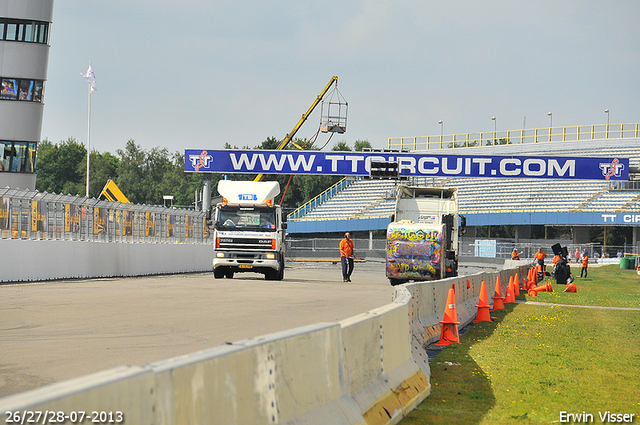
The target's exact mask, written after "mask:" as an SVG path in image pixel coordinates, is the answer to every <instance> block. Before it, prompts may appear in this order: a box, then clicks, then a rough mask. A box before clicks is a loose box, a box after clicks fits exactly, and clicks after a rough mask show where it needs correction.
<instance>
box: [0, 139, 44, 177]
mask: <svg viewBox="0 0 640 425" xmlns="http://www.w3.org/2000/svg"><path fill="white" fill-rule="evenodd" d="M37 145H38V144H37V143H36V142H11V141H2V140H0V172H3V171H5V172H14V173H35V172H36V148H37Z"/></svg>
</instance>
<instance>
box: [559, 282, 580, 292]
mask: <svg viewBox="0 0 640 425" xmlns="http://www.w3.org/2000/svg"><path fill="white" fill-rule="evenodd" d="M562 292H578V287H577V286H576V284H575V283H573V282H571V283H567V287H566V288H565V290H564V291H562Z"/></svg>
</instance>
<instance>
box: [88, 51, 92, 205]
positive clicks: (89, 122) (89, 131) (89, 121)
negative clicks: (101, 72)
mask: <svg viewBox="0 0 640 425" xmlns="http://www.w3.org/2000/svg"><path fill="white" fill-rule="evenodd" d="M89 66H91V62H89ZM92 91H93V90H91V86H89V113H88V117H87V198H88V197H89V153H90V152H91V92H92Z"/></svg>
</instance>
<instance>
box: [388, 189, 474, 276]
mask: <svg viewBox="0 0 640 425" xmlns="http://www.w3.org/2000/svg"><path fill="white" fill-rule="evenodd" d="M463 228H464V218H463V217H460V216H459V215H458V199H457V192H456V189H455V188H435V187H416V186H405V185H399V186H398V189H397V195H396V210H395V216H394V220H393V222H392V223H390V224H389V226H388V227H387V253H386V275H387V278H388V279H389V282H390V283H391V284H392V285H398V284H401V283H405V282H408V281H410V280H417V281H422V280H437V279H444V278H447V277H451V276H457V275H458V235H459V233H460V230H461V229H463Z"/></svg>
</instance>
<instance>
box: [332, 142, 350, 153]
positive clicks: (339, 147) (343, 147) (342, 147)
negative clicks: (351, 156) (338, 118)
mask: <svg viewBox="0 0 640 425" xmlns="http://www.w3.org/2000/svg"><path fill="white" fill-rule="evenodd" d="M331 150H332V151H350V150H351V147H350V146H349V145H348V144H347V142H345V141H344V140H343V141H342V142H337V143H336V144H335V145H333V147H332V148H331Z"/></svg>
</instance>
